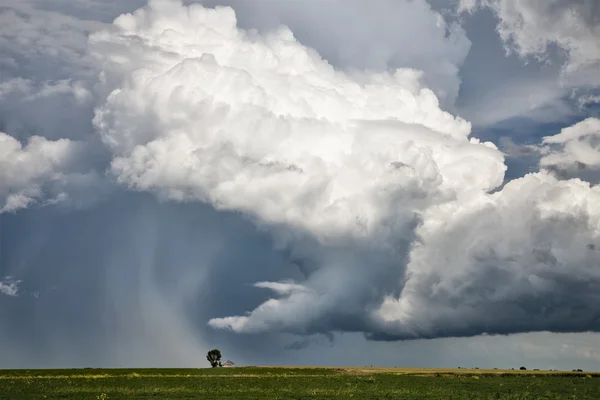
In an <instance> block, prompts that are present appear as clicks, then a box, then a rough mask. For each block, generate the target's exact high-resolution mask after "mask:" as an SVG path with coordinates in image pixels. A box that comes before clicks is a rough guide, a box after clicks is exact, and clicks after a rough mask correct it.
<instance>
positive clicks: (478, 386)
mask: <svg viewBox="0 0 600 400" xmlns="http://www.w3.org/2000/svg"><path fill="white" fill-rule="evenodd" d="M0 399H2V400H9V399H10V400H34V399H93V400H116V399H236V400H237V399H240V400H243V399H298V400H299V399H360V400H363V399H437V400H442V399H443V400H452V399H456V400H458V399H469V400H475V399H485V400H488V399H490V400H513V399H515V400H517V399H518V400H529V399H547V400H555V399H556V400H558V399H561V400H567V399H600V374H589V373H571V372H568V373H567V372H554V371H553V372H550V371H503V370H467V369H456V370H452V369H400V368H398V369H396V368H309V367H297V368H277V367H246V368H218V369H165V370H163V369H136V370H133V369H115V370H109V369H102V370H96V369H84V370H5V371H2V370H0Z"/></svg>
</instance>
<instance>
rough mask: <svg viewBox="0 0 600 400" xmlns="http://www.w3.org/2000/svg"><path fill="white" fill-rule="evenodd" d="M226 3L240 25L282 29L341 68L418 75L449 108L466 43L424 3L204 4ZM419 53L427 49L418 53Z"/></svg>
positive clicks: (259, 0)
mask: <svg viewBox="0 0 600 400" xmlns="http://www.w3.org/2000/svg"><path fill="white" fill-rule="evenodd" d="M202 3H203V4H205V5H219V4H221V5H229V6H231V7H232V8H233V9H235V10H236V14H237V15H238V18H239V24H240V26H251V27H253V28H258V29H260V30H261V31H265V30H268V29H269V28H271V29H272V28H275V27H277V26H278V25H281V24H283V25H286V26H288V27H289V28H290V30H292V31H293V32H294V36H295V37H296V38H298V40H299V41H300V42H301V43H303V44H304V45H306V46H309V47H311V48H314V49H315V50H317V51H318V52H319V54H320V55H321V56H322V57H323V58H325V59H326V60H328V61H329V62H330V63H331V64H332V65H334V66H335V67H336V68H341V69H343V70H358V71H364V70H371V71H372V70H375V71H386V70H394V69H395V68H398V67H410V68H415V69H418V70H422V71H424V76H423V81H424V82H425V85H426V86H427V87H428V88H430V89H432V90H433V91H434V92H435V93H436V95H437V97H438V98H439V99H440V102H441V104H442V105H443V107H442V108H447V107H452V105H453V103H454V101H455V100H456V97H457V95H458V92H459V88H460V83H461V79H460V76H459V75H460V74H459V73H460V68H461V66H462V65H463V63H464V61H465V59H466V57H467V54H468V52H469V49H470V46H471V43H470V41H469V39H468V38H467V36H466V33H465V31H464V30H463V29H462V27H461V26H460V25H459V24H457V23H448V22H446V21H445V20H444V18H443V17H442V15H440V14H439V13H438V12H436V11H434V10H433V9H432V8H431V6H430V4H429V2H427V1H425V0H416V1H412V0H394V1H390V0H370V1H363V0H325V1H318V2H307V1H303V0H286V1H279V2H274V1H270V0H255V1H252V2H248V1H245V0H205V1H203V2H202ZM424 49H427V50H426V51H424Z"/></svg>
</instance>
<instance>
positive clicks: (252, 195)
mask: <svg viewBox="0 0 600 400" xmlns="http://www.w3.org/2000/svg"><path fill="white" fill-rule="evenodd" d="M90 46H91V52H92V54H93V55H94V56H95V57H96V59H97V63H98V64H99V65H101V66H102V67H101V69H102V72H101V83H100V85H98V86H97V96H98V97H100V98H102V99H104V100H102V101H101V102H100V105H99V106H98V107H97V108H96V116H95V119H94V124H95V127H96V129H97V130H98V132H99V133H100V135H101V137H102V139H103V141H104V143H105V144H106V146H107V147H108V148H110V150H111V152H112V153H113V155H114V159H113V161H112V163H111V172H112V174H113V175H114V176H115V178H116V179H117V181H118V182H120V183H121V184H122V185H125V186H128V187H130V188H133V189H136V190H142V191H151V192H154V193H157V194H158V195H159V196H161V197H163V198H166V199H171V200H177V201H201V202H206V203H210V204H212V205H213V206H214V207H216V208H217V209H221V210H233V211H240V212H243V213H244V214H245V215H247V216H248V217H249V218H251V219H252V220H253V221H255V223H256V224H257V225H258V226H259V227H261V228H262V229H265V230H267V231H269V232H271V234H272V235H273V237H274V239H275V241H276V245H277V246H278V247H280V248H285V249H287V250H288V251H289V252H290V254H293V255H294V257H295V259H296V260H297V261H298V264H300V265H301V266H304V267H305V268H302V271H303V273H304V276H305V279H304V280H303V281H302V282H296V283H290V282H285V283H277V282H270V283H269V282H266V283H265V282H262V283H260V284H258V286H259V288H263V289H271V290H273V291H274V292H275V294H276V296H275V297H274V298H272V299H270V300H268V301H267V302H265V303H264V304H262V305H261V306H259V307H258V308H256V309H255V310H253V311H252V312H250V313H249V314H247V315H245V316H233V317H224V318H215V319H212V320H211V321H210V322H209V323H210V325H211V326H213V327H215V328H226V329H231V330H234V331H236V332H263V331H284V332H292V333H300V334H307V333H328V332H335V331H359V332H364V333H366V334H367V335H368V336H369V337H370V338H373V339H409V338H421V337H440V336H466V335H476V334H481V333H511V332H525V331H539V330H554V331H585V330H598V326H597V317H598V309H597V307H596V304H597V300H598V299H597V295H596V290H595V288H596V286H597V284H598V283H600V276H599V275H598V273H597V272H596V269H595V268H594V266H595V265H597V261H598V253H597V251H596V246H597V242H598V221H599V219H598V218H599V217H600V210H599V209H598V207H597V206H596V204H598V202H597V200H598V199H597V196H598V190H597V188H596V187H593V186H591V185H590V184H589V183H587V182H584V181H581V180H559V179H557V178H556V177H555V176H553V175H552V174H551V173H548V172H544V171H541V172H539V173H536V174H531V175H527V176H525V177H524V178H521V179H517V180H514V181H512V182H510V183H508V184H507V185H506V186H504V187H503V188H502V189H501V190H500V189H499V187H500V185H501V184H502V183H503V178H504V171H505V169H506V167H505V165H504V159H503V155H502V154H501V153H500V152H499V151H498V150H497V149H496V147H495V146H494V145H492V144H490V143H480V142H479V141H478V140H477V139H474V138H471V139H470V138H469V133H470V126H469V124H468V122H466V121H464V120H462V119H460V118H458V117H454V116H452V115H450V114H448V113H447V112H444V111H443V110H441V109H440V107H439V104H438V101H437V99H436V97H435V95H434V94H433V92H432V91H430V90H428V89H426V88H424V87H423V85H422V83H421V80H420V73H419V71H415V70H411V69H399V70H397V71H394V72H392V73H372V74H369V73H365V74H363V75H362V76H360V77H356V76H352V77H350V76H348V75H347V74H345V73H342V72H340V71H338V70H336V69H334V68H333V67H332V66H330V65H329V64H328V63H327V62H325V61H324V60H323V59H321V58H320V57H319V55H318V54H317V53H316V52H315V51H313V50H311V49H310V48H307V47H305V46H303V45H301V44H300V43H299V42H298V41H297V40H296V39H295V38H294V36H293V34H292V33H291V32H290V31H289V30H288V29H286V28H281V29H279V30H277V31H274V32H271V33H270V34H265V35H258V34H257V33H256V32H252V31H244V30H241V29H239V28H238V27H237V26H236V18H235V14H234V12H233V10H231V9H230V8H216V9H207V8H203V7H201V6H199V5H192V6H182V5H181V4H179V3H177V2H172V1H165V0H162V1H161V0H155V1H151V2H150V3H149V5H148V7H145V8H143V9H140V10H138V11H136V12H135V13H133V14H127V15H123V16H121V17H119V18H118V19H117V20H116V21H115V23H114V27H113V29H111V30H106V31H102V32H99V33H96V34H94V35H93V36H92V37H91V39H90ZM306 266H308V267H306Z"/></svg>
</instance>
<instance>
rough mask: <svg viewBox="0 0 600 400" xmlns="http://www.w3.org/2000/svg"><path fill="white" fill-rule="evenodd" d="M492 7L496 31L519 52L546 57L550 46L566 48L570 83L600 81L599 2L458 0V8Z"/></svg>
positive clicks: (565, 68) (577, 84) (522, 54)
mask: <svg viewBox="0 0 600 400" xmlns="http://www.w3.org/2000/svg"><path fill="white" fill-rule="evenodd" d="M478 6H485V7H489V8H491V9H492V10H493V11H494V12H495V13H496V15H497V16H498V19H499V24H498V33H499V34H500V36H501V38H502V40H504V41H505V42H506V44H507V46H508V48H509V49H510V50H512V51H515V52H516V53H517V54H519V55H520V56H523V57H526V56H535V57H539V58H541V59H546V58H547V56H548V53H549V52H550V50H551V47H552V46H557V47H558V48H560V49H562V50H563V51H564V52H566V56H567V63H566V64H565V66H564V73H565V75H564V78H565V79H566V80H567V82H569V83H570V85H575V86H590V85H596V86H597V85H599V84H600V77H599V76H600V75H599V74H598V70H599V68H600V4H599V3H598V2H597V1H596V0H578V1H572V0H524V1H523V0H480V1H475V0H461V2H460V5H459V9H460V10H463V11H464V10H468V11H472V10H474V9H475V8H477V7H478Z"/></svg>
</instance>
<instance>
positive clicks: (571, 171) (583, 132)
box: [540, 118, 600, 181]
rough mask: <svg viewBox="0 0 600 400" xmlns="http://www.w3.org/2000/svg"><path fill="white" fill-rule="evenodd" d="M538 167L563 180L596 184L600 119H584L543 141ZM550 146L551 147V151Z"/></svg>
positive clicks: (598, 168)
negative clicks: (571, 179)
mask: <svg viewBox="0 0 600 400" xmlns="http://www.w3.org/2000/svg"><path fill="white" fill-rule="evenodd" d="M543 143H544V144H545V145H547V147H546V148H545V149H544V150H545V151H544V153H545V154H544V156H543V157H542V158H541V160H540V167H541V168H544V169H548V170H551V171H554V172H557V173H559V174H560V175H561V176H566V177H582V178H585V179H586V180H589V181H597V180H598V176H597V175H598V172H600V171H599V170H600V119H598V118H588V119H586V120H584V121H581V122H579V123H577V124H575V125H573V126H570V127H568V128H565V129H563V130H562V131H561V132H560V133H559V134H557V135H554V136H548V137H545V138H544V140H543ZM551 146H552V147H551ZM594 175H595V177H594Z"/></svg>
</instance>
